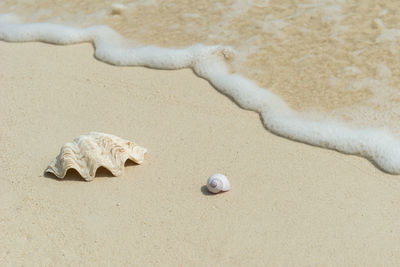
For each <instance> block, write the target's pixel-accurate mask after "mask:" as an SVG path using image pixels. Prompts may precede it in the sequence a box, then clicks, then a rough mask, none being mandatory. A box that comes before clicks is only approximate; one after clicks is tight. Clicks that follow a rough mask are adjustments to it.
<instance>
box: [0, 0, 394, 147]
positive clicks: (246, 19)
mask: <svg viewBox="0 0 400 267" xmlns="http://www.w3.org/2000/svg"><path fill="white" fill-rule="evenodd" d="M397 10H400V2H399V1H394V0H393V1H374V0H368V1H345V0H330V1H329V0H320V1H281V0H279V1H278V0H276V1H273V0H270V1H256V0H252V1H240V0H237V1H221V2H218V3H215V2H214V1H176V0H175V1H144V0H142V1H120V2H118V4H117V5H116V4H110V2H109V1H89V0H87V1H81V0H80V1H77V0H74V1H38V0H37V1H35V0H32V1H18V2H17V3H15V1H7V0H6V1H2V2H1V3H0V13H13V14H16V15H18V16H20V17H22V18H24V21H25V22H51V23H61V24H66V25H73V26H78V27H86V26H91V25H94V24H103V25H108V26H110V27H111V28H113V29H114V30H116V31H117V32H119V33H120V34H121V35H123V36H124V37H126V38H128V39H130V40H131V42H130V44H131V45H132V46H140V45H156V46H160V47H187V46H190V45H193V44H196V43H201V44H206V45H217V44H221V45H228V46H232V47H233V48H234V50H235V51H236V55H235V57H234V59H233V60H231V61H230V63H229V64H230V65H231V66H230V67H231V72H235V73H240V74H242V75H244V76H245V77H247V78H249V79H251V80H253V81H255V82H256V83H257V85H258V86H260V87H263V88H268V90H270V91H271V92H273V93H274V94H276V95H278V96H280V97H281V98H282V99H283V100H284V101H285V102H286V103H287V104H288V105H289V106H290V107H291V108H293V109H294V110H297V111H302V112H306V113H307V114H309V116H311V117H314V118H328V117H329V118H334V119H338V120H341V121H346V122H347V123H349V124H350V125H356V126H363V127H383V128H385V129H388V130H389V131H390V132H391V133H393V134H394V135H395V136H397V137H399V136H400V127H399V126H398V125H399V122H400V119H399V118H400V117H399V115H400V105H399V104H400V97H399V91H400V87H399V86H400V85H399V82H400V78H399V77H400V67H399V66H398V64H397V62H398V61H399V42H398V40H397V39H399V38H400V18H399V17H398V16H396V11H397ZM282 135H286V134H285V133H283V134H282ZM287 136H289V137H292V136H291V134H287ZM293 139H296V137H293ZM318 144H319V143H318ZM327 147H330V146H328V145H327ZM335 148H336V147H335ZM339 150H340V149H339Z"/></svg>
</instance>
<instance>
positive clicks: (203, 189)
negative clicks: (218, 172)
mask: <svg viewBox="0 0 400 267" xmlns="http://www.w3.org/2000/svg"><path fill="white" fill-rule="evenodd" d="M200 191H201V193H203V195H205V196H213V195H215V194H213V193H211V192H210V191H208V189H207V186H206V185H203V186H202V187H201V188H200Z"/></svg>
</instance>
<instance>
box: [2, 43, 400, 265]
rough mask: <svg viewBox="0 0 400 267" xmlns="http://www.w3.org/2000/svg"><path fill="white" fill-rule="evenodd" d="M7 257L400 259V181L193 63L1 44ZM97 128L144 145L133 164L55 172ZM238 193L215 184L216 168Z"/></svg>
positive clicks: (158, 261) (111, 261)
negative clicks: (107, 59) (86, 172)
mask: <svg viewBox="0 0 400 267" xmlns="http://www.w3.org/2000/svg"><path fill="white" fill-rule="evenodd" d="M0 61H1V71H0V121H1V126H2V127H1V129H0V151H1V153H0V167H1V168H0V170H1V171H0V240H1V242H0V265H1V266H77V265H81V266H82V265H84V266H128V265H131V266H132V265H133V266H155V265H158V266H266V265H269V266H282V265H283V266H287V265H292V266H294V265H296V266H299V265H302V266H317V265H318V266H321V265H322V266H327V265H352V266H354V265H363V266H367V265H369V266H378V265H380V266H382V265H398V264H399V263H400V254H399V251H400V228H399V223H400V209H399V207H400V176H395V175H388V174H385V173H383V172H382V171H380V170H379V169H377V168H376V167H375V166H374V165H373V164H371V163H370V162H368V161H367V160H365V159H363V158H359V157H356V156H349V155H343V154H340V153H337V152H334V151H330V150H326V149H320V148H316V147H312V146H309V145H304V144H301V143H296V142H293V141H290V140H287V139H284V138H281V137H278V136H275V135H273V134H271V133H269V132H268V131H267V130H265V129H264V128H263V126H262V123H261V121H260V119H259V117H258V115H257V114H256V113H254V112H249V111H245V110H242V109H240V108H238V107H237V106H236V105H235V104H234V103H233V102H232V101H230V100H229V99H228V98H227V97H225V96H224V95H221V94H220V93H218V92H217V91H216V90H215V89H214V88H213V87H212V86H211V85H210V84H209V83H208V82H207V81H205V80H202V79H200V78H198V77H196V76H195V75H194V74H193V73H192V71H191V70H187V69H185V70H179V71H163V70H152V69H146V68H141V67H116V66H111V65H107V64H105V63H102V62H99V61H97V60H95V59H94V58H93V48H92V47H91V45H89V44H82V45H73V46H54V45H48V44H42V43H22V44H21V43H5V42H0ZM90 131H99V132H106V133H110V134H114V135H117V136H120V137H122V138H125V139H128V140H132V141H135V142H137V143H138V144H140V145H142V146H144V147H147V148H148V150H149V153H148V154H147V157H146V161H145V163H144V164H143V165H135V164H130V163H128V164H127V165H126V168H125V173H124V175H122V176H120V177H112V176H111V174H109V173H108V172H107V171H105V170H100V171H99V172H98V175H97V177H96V178H95V179H94V181H93V182H84V181H83V179H81V178H80V177H79V176H78V175H77V174H74V173H71V174H70V175H69V176H67V177H66V179H64V180H58V179H55V178H54V177H51V176H46V175H43V171H44V169H45V168H46V166H47V164H48V163H49V162H50V161H51V160H52V159H53V158H54V157H55V156H56V155H57V154H58V152H59V149H60V147H61V145H62V144H63V143H65V142H69V141H71V140H72V139H73V138H74V137H76V136H78V135H81V134H84V133H87V132H90ZM218 172H219V173H224V174H226V175H227V176H228V177H229V179H230V181H231V184H232V190H231V191H229V192H227V193H224V194H219V195H210V194H208V193H207V191H206V190H205V189H204V185H205V182H206V180H207V178H208V176H209V175H211V174H213V173H218Z"/></svg>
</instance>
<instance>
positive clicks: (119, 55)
mask: <svg viewBox="0 0 400 267" xmlns="http://www.w3.org/2000/svg"><path fill="white" fill-rule="evenodd" d="M0 39H1V40H4V41H8V42H30V41H41V42H46V43H51V44H59V45H67V44H74V43H82V42H91V43H92V44H93V46H94V48H95V52H94V55H95V57H96V58H97V59H99V60H101V61H104V62H107V63H110V64H114V65H121V66H122V65H123V66H146V67H150V68H156V69H170V70H172V69H181V68H191V69H192V70H193V71H194V72H195V73H196V74H197V75H198V76H200V77H202V78H204V79H206V80H208V81H209V82H210V83H211V84H212V85H213V86H214V87H215V88H216V89H217V90H219V91H220V92H221V93H223V94H225V95H226V96H228V97H230V98H231V99H232V100H234V101H235V102H236V103H237V104H238V105H239V106H240V107H242V108H244V109H248V110H252V111H255V112H258V113H259V114H260V116H261V117H262V121H263V123H264V126H265V127H266V128H267V129H268V130H270V131H271V132H273V133H275V134H277V135H280V136H283V137H286V138H289V139H292V140H296V141H300V142H304V143H307V144H311V145H315V146H320V147H324V148H329V149H334V150H337V151H340V152H342V153H347V154H355V155H361V156H363V157H365V158H367V159H369V160H371V161H372V162H374V163H375V164H376V165H378V166H379V167H380V168H381V169H382V170H384V171H386V172H389V173H393V174H400V142H399V140H397V139H396V138H395V137H394V136H393V135H392V133H390V132H389V131H387V130H385V129H378V128H369V129H362V128H354V127H352V126H350V125H347V124H345V123H342V122H337V121H332V120H320V119H312V118H309V117H307V116H306V115H305V114H302V113H300V112H297V111H294V110H292V109H291V108H289V106H288V105H287V104H286V103H285V102H284V101H283V100H282V99H281V98H280V97H278V96H277V95H275V94H273V93H272V92H271V91H269V90H268V89H265V88H260V87H259V86H257V84H256V83H254V82H253V81H251V80H249V79H247V78H245V77H243V76H241V75H239V74H235V73H230V68H229V59H230V58H232V57H234V55H235V51H234V50H233V48H231V47H228V46H222V45H215V46H205V45H200V44H197V45H192V46H189V47H186V48H182V49H172V48H161V47H155V46H142V47H128V46H127V45H126V44H125V43H124V40H123V38H122V37H121V36H120V35H119V34H118V33H116V32H115V31H114V30H112V29H111V28H109V27H107V26H92V27H88V28H74V27H70V26H65V25H58V24H50V23H28V24H25V23H22V22H20V20H19V19H18V18H17V17H15V16H13V15H10V14H7V15H0Z"/></svg>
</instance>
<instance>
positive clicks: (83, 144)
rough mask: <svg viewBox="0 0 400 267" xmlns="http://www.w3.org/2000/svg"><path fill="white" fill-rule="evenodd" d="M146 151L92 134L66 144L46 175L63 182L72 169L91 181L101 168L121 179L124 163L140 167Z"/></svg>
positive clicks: (104, 136) (120, 141) (108, 136)
mask: <svg viewBox="0 0 400 267" xmlns="http://www.w3.org/2000/svg"><path fill="white" fill-rule="evenodd" d="M146 152H147V149H146V148H144V147H140V146H138V145H137V144H135V143H134V142H131V141H128V140H124V139H122V138H120V137H118V136H115V135H111V134H105V133H97V132H91V133H88V134H85V135H81V136H78V137H76V138H75V139H74V140H73V141H72V142H71V143H65V144H64V145H63V146H62V147H61V150H60V154H59V155H58V156H57V157H56V158H55V159H54V160H53V161H52V162H51V163H50V164H49V166H48V167H47V169H46V170H45V172H48V173H53V174H54V175H55V176H57V177H58V178H60V179H62V178H64V176H65V174H66V173H67V171H68V170H69V169H75V170H77V171H78V173H79V174H80V175H81V176H82V177H83V178H84V179H85V180H86V181H91V180H93V178H94V177H95V175H96V171H97V169H98V168H99V167H104V168H106V169H108V170H109V171H110V172H111V173H112V174H113V175H114V176H120V175H121V174H122V173H123V170H124V165H125V161H126V160H128V159H130V160H132V161H133V162H135V163H137V164H141V163H142V162H143V160H144V154H145V153H146Z"/></svg>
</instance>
